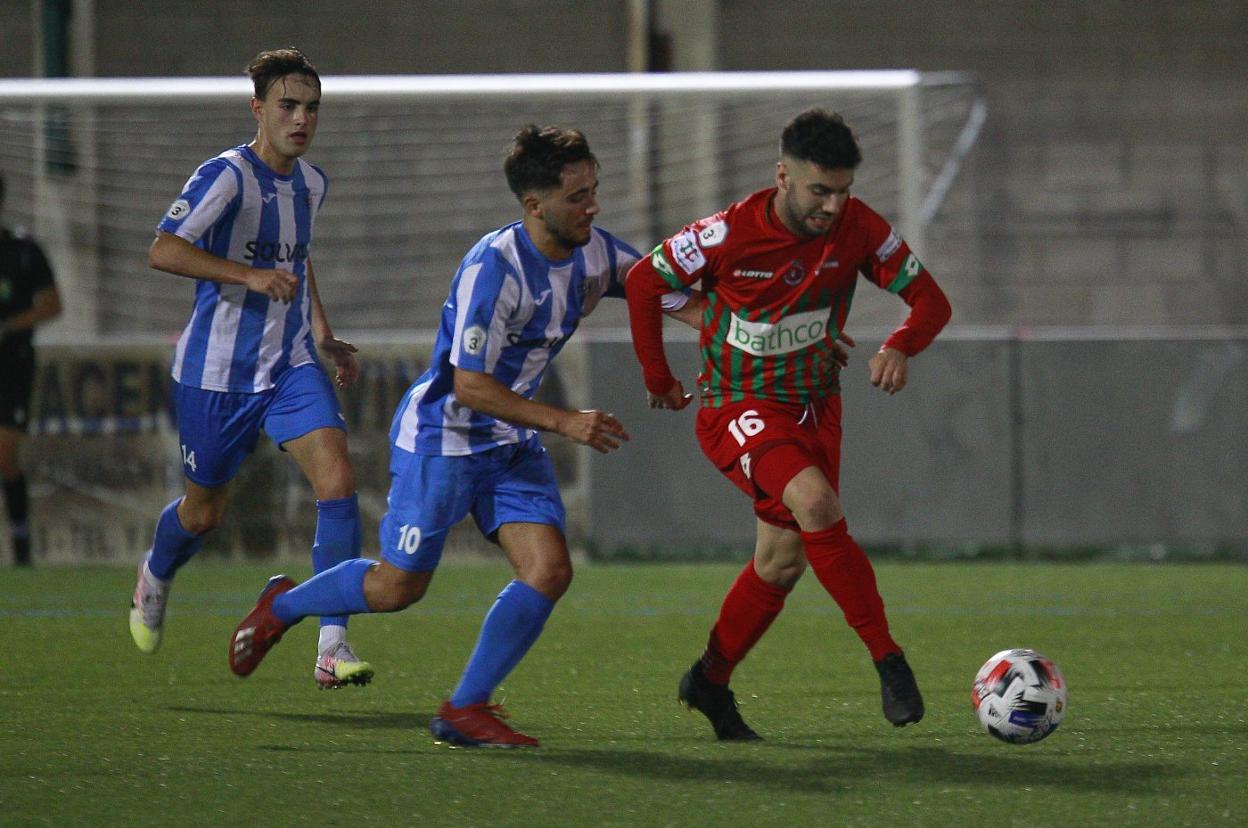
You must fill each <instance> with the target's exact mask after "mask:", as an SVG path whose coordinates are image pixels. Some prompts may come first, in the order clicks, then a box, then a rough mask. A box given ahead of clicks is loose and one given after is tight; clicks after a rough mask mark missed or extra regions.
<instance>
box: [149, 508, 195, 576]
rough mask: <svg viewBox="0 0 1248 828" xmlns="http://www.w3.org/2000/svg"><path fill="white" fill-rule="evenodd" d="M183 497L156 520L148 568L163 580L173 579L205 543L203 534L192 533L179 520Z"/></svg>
mask: <svg viewBox="0 0 1248 828" xmlns="http://www.w3.org/2000/svg"><path fill="white" fill-rule="evenodd" d="M181 502H182V498H180V497H179V498H178V499H177V500H175V501H173V502H172V503H170V504H169V505H168V506H166V507H165V510H164V511H163V512H161V513H160V519H159V520H157V521H156V537H155V539H154V540H153V541H152V553H151V555H150V556H148V559H147V568H148V569H149V570H150V571H151V573H152V574H153V575H155V576H156V577H157V578H159V579H160V580H162V581H168V580H169V579H171V578H172V577H173V576H174V575H175V574H177V571H178V570H179V569H181V568H182V565H183V564H185V563H186V562H187V561H189V560H190V559H191V558H193V557H195V553H196V552H198V551H199V547H201V546H202V545H203V542H204V541H203V536H202V535H192V534H191V533H190V532H188V531H186V530H185V529H183V528H182V521H180V520H178V504H180V503H181Z"/></svg>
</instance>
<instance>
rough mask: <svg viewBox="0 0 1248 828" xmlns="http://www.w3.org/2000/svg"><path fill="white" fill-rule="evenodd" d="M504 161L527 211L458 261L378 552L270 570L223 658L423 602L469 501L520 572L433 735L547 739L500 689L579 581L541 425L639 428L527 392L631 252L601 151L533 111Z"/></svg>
mask: <svg viewBox="0 0 1248 828" xmlns="http://www.w3.org/2000/svg"><path fill="white" fill-rule="evenodd" d="M503 168H504V171H505V173H506V176H507V183H508V185H509V186H510V188H511V191H512V192H513V193H514V194H515V196H516V198H517V199H518V200H519V202H520V206H521V209H522V217H521V219H520V220H519V221H515V222H512V223H511V224H508V225H505V226H504V227H501V228H499V229H497V230H494V231H492V232H490V233H487V234H486V235H485V236H483V237H482V238H481V240H480V241H478V242H477V243H476V244H475V245H474V246H473V248H472V249H471V250H470V251H468V254H467V255H466V256H465V257H464V259H463V261H462V262H461V263H460V266H459V269H458V270H457V271H456V273H455V276H454V278H453V279H452V281H451V287H450V295H449V296H448V297H447V299H446V302H445V303H444V304H443V306H442V322H441V325H440V327H439V328H438V334H437V340H436V342H435V343H434V350H433V359H432V365H431V367H430V368H429V370H428V371H426V372H425V373H424V374H423V375H422V376H421V377H420V378H419V379H417V380H416V382H415V383H414V384H413V385H412V387H411V388H410V389H408V391H407V393H406V394H405V395H404V397H403V400H402V401H401V402H400V403H399V406H398V410H397V411H396V412H395V415H394V421H393V425H392V426H391V430H390V437H391V443H392V445H391V450H390V478H391V482H390V494H389V497H388V499H387V503H388V506H389V508H388V511H387V513H386V516H385V518H384V519H383V520H382V523H381V555H382V560H381V561H380V562H373V561H368V560H358V561H348V562H346V563H344V564H341V565H339V566H338V567H337V568H335V569H332V570H330V571H329V572H323V573H321V574H320V575H317V576H316V577H314V578H312V579H310V580H309V581H307V582H306V583H304V584H301V585H299V586H297V587H296V586H295V583H294V582H293V581H292V580H291V579H290V578H287V577H285V576H276V577H274V578H272V579H270V581H269V584H268V586H266V587H265V589H264V591H263V592H262V593H261V597H260V600H259V602H258V603H257V605H256V607H255V609H253V610H252V612H251V613H250V614H249V615H248V616H247V617H246V618H244V619H243V621H242V623H240V624H239V626H238V627H237V629H236V630H235V632H234V637H233V639H232V641H231V648H230V668H231V669H232V670H233V671H234V672H235V673H236V674H238V675H240V676H246V675H250V673H251V672H252V671H253V670H255V668H256V666H257V665H259V663H260V660H261V659H262V658H263V657H264V655H265V653H266V652H268V651H269V649H270V648H271V647H272V646H273V645H274V644H276V643H277V642H278V641H279V640H280V639H281V637H282V635H283V633H284V632H285V631H286V630H287V629H289V628H290V627H291V626H292V625H294V624H296V623H298V622H299V620H300V619H302V618H304V617H306V616H308V615H316V614H323V613H335V614H337V613H368V612H394V611H397V610H401V609H403V608H405V607H407V606H409V605H411V604H412V603H414V602H416V601H419V600H420V599H421V598H422V597H423V596H424V595H425V592H426V590H427V589H428V588H429V583H430V581H431V580H432V578H433V573H434V570H435V569H436V568H437V566H438V564H439V563H440V561H441V558H442V551H443V547H444V546H445V544H446V538H447V533H448V532H449V531H450V529H451V527H452V526H454V525H455V524H456V523H458V522H459V521H460V520H462V519H464V518H465V517H466V516H467V515H468V514H471V515H472V516H473V518H474V519H475V520H476V523H477V527H478V528H479V529H480V530H481V533H482V534H483V535H485V536H486V537H487V538H489V539H490V540H491V541H493V542H495V543H497V544H498V545H499V546H500V547H501V548H502V550H503V553H504V554H505V555H506V556H507V560H508V561H509V563H510V564H511V567H512V570H513V572H514V574H515V578H514V579H513V580H512V581H511V582H510V583H509V584H507V586H506V587H505V588H504V589H503V591H502V592H500V593H499V594H498V598H497V599H496V600H495V602H494V604H493V606H492V607H491V608H490V610H489V611H488V612H487V613H486V615H485V620H484V622H483V624H482V627H481V632H480V635H479V637H478V639H477V644H476V647H475V649H474V650H473V652H472V654H471V656H470V657H469V659H468V663H467V665H466V666H465V668H464V671H463V675H462V676H461V678H460V681H459V684H458V686H456V688H455V689H454V691H453V692H452V693H451V695H450V698H448V699H447V700H446V701H445V702H444V703H443V704H442V705H441V707H440V708H439V709H438V712H437V715H436V716H435V717H434V719H433V720H432V721H431V722H430V725H429V727H430V730H431V732H432V733H433V735H434V737H435V738H437V739H438V740H441V741H445V742H450V743H452V744H456V745H461V746H465V747H476V746H489V747H504V748H515V747H536V746H537V744H538V741H537V739H535V738H533V737H532V736H529V735H527V734H524V733H521V732H519V731H517V730H514V729H513V728H511V727H510V726H509V725H508V724H507V723H506V722H504V721H503V719H504V718H506V717H507V714H506V713H505V711H503V709H502V708H501V707H500V706H499V705H498V704H494V703H492V702H491V697H492V695H493V693H494V691H495V689H496V688H497V687H498V685H499V684H500V683H501V682H502V681H503V679H504V678H506V677H507V675H508V674H510V673H511V671H512V670H513V669H514V668H515V667H516V665H518V664H519V663H520V661H521V659H523V658H524V656H525V654H526V653H527V652H528V651H529V649H530V648H531V647H532V646H533V644H534V643H535V642H536V641H537V639H538V636H539V635H540V634H541V632H542V628H543V627H544V626H545V624H546V619H547V618H548V617H549V616H550V614H551V611H552V610H553V609H554V606H555V602H556V601H558V600H559V599H560V597H562V596H563V594H564V592H565V591H566V590H567V588H568V585H569V584H570V583H571V581H572V561H571V559H570V557H569V554H568V546H567V539H566V538H565V536H564V523H565V517H564V507H563V501H562V498H561V497H560V494H559V488H558V486H557V484H556V482H555V474H554V469H553V467H552V466H551V462H550V457H549V456H548V454H547V452H546V449H545V447H543V445H542V442H541V440H540V438H539V436H538V432H541V431H547V432H552V433H555V434H559V435H561V436H563V437H565V438H567V439H569V440H571V441H573V442H575V443H577V444H579V445H583V446H589V447H590V448H592V449H594V450H596V451H599V452H601V453H603V454H606V453H607V452H611V451H614V450H616V449H618V448H619V447H620V446H621V445H622V443H623V442H624V441H625V440H628V439H629V438H628V434H627V433H626V432H625V430H624V426H623V425H622V424H621V423H620V422H619V420H617V419H616V418H615V417H614V416H613V415H611V414H609V413H607V412H604V411H596V410H588V411H574V410H566V409H563V408H558V407H555V406H552V405H548V404H545V403H542V402H537V401H535V400H534V399H533V395H534V394H535V393H536V392H537V389H538V386H539V385H540V384H541V381H542V378H543V376H545V374H546V371H547V368H548V367H549V366H550V364H551V362H552V361H553V360H554V358H555V357H556V356H557V355H558V354H559V352H560V351H561V350H562V349H563V346H564V345H565V344H566V343H567V341H568V339H569V338H570V337H571V336H572V334H573V332H575V331H576V328H577V326H578V325H579V324H580V321H581V319H582V317H584V316H586V315H587V314H589V313H590V312H591V311H593V310H594V308H595V307H596V306H597V304H598V302H599V300H601V299H602V298H603V297H604V296H610V297H616V298H623V296H624V277H625V275H626V274H627V273H628V271H629V268H630V267H631V266H632V265H633V263H634V262H636V261H637V259H638V257H639V254H638V253H637V251H636V250H634V249H633V248H631V247H630V246H628V245H627V244H625V243H624V242H622V241H620V240H619V239H617V238H616V237H615V236H613V235H611V234H610V233H608V232H606V231H605V230H601V229H599V228H596V227H594V226H593V222H594V217H595V216H597V214H598V209H599V208H598V196H597V193H598V161H597V159H596V158H595V157H594V154H593V153H592V152H591V151H590V148H589V144H588V142H587V141H586V140H585V136H584V135H582V134H581V133H580V132H578V131H576V130H572V129H561V128H559V127H556V126H546V127H537V126H535V125H529V126H526V127H524V128H522V129H521V130H520V131H519V132H518V133H517V134H516V136H515V139H514V141H513V143H512V147H511V150H510V152H509V154H508V155H507V158H506V160H505V161H504V164H503ZM657 301H658V303H659V306H660V307H661V308H662V310H663V311H665V312H669V313H671V314H672V315H673V316H674V317H675V318H677V319H680V320H681V321H683V322H685V323H686V324H690V325H696V324H697V313H698V307H699V302H700V300H699V301H692V300H690V299H689V297H688V295H687V292H685V291H676V292H669V293H668V294H667V295H664V296H661V297H658V299H657ZM435 634H436V633H435Z"/></svg>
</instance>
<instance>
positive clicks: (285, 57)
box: [247, 46, 321, 101]
mask: <svg viewBox="0 0 1248 828" xmlns="http://www.w3.org/2000/svg"><path fill="white" fill-rule="evenodd" d="M247 74H248V76H249V77H250V78H251V82H252V84H254V85H255V87H256V97H257V98H259V99H260V100H262V101H263V100H264V96H265V95H267V94H269V89H270V87H272V86H273V84H274V83H275V82H277V81H278V80H280V79H281V78H284V77H286V76H287V75H306V76H307V77H309V78H311V79H312V80H314V81H316V88H317V89H320V88H321V76H320V75H318V74H317V73H316V67H315V66H313V65H312V61H311V60H309V59H308V56H307V55H305V54H304V53H303V52H301V51H299V50H298V49H296V48H295V47H294V46H291V47H289V48H286V49H269V50H267V51H264V52H261V53H260V54H258V55H256V56H255V58H254V59H253V60H252V61H251V63H250V64H248V65H247Z"/></svg>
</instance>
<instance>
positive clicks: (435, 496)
mask: <svg viewBox="0 0 1248 828" xmlns="http://www.w3.org/2000/svg"><path fill="white" fill-rule="evenodd" d="M386 502H387V509H386V516H385V517H383V518H382V519H381V556H382V557H383V558H384V559H385V560H387V561H389V562H390V563H391V564H393V565H394V566H397V567H398V568H399V569H403V570H406V571H408V572H427V571H429V570H431V569H436V568H437V566H438V562H439V561H440V560H441V559H442V547H443V546H445V545H446V535H447V532H449V531H450V529H451V527H452V526H454V525H455V524H457V523H459V522H460V521H461V520H463V519H464V518H465V517H466V516H467V515H468V514H469V513H471V514H472V517H473V519H474V520H476V522H477V528H478V529H480V530H481V533H482V534H483V535H485V536H486V537H487V538H489V539H490V540H497V535H498V530H499V527H501V526H502V525H503V524H504V523H545V524H549V525H551V526H555V527H557V528H558V529H559V531H560V532H562V531H564V524H565V518H564V511H563V500H562V499H561V498H560V497H559V487H558V486H557V485H556V484H555V469H554V467H553V466H552V465H551V463H550V455H548V454H547V453H546V449H545V448H544V447H543V446H542V444H541V442H540V441H539V440H538V438H537V435H534V436H532V437H530V438H529V439H528V440H525V441H524V442H522V443H517V444H515V445H510V446H501V447H499V448H495V449H490V450H489V451H483V452H480V453H478V454H469V455H464V456H462V457H442V456H438V455H427V454H412V453H411V452H407V451H404V450H403V449H400V448H393V447H392V448H391V450H390V495H389V497H388V498H387V499H386Z"/></svg>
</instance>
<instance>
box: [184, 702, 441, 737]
mask: <svg viewBox="0 0 1248 828" xmlns="http://www.w3.org/2000/svg"><path fill="white" fill-rule="evenodd" d="M165 709H166V710H169V711H171V712H174V713H200V714H204V715H209V716H258V717H263V718H265V719H285V720H286V721H288V722H304V723H308V724H323V725H333V726H334V727H355V728H375V729H379V730H389V729H395V730H411V729H413V728H415V729H417V730H422V731H423V730H425V729H426V728H427V727H429V720H430V719H432V718H433V717H434V715H435V714H434V713H385V712H381V711H370V710H353V711H349V712H343V711H334V712H327V713H294V712H290V711H287V710H268V709H261V708H257V709H255V710H247V709H243V708H230V709H225V708H220V707H187V706H185V705H166V706H165Z"/></svg>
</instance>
